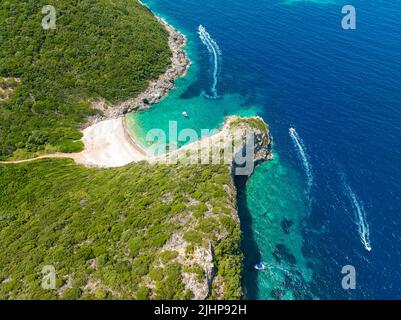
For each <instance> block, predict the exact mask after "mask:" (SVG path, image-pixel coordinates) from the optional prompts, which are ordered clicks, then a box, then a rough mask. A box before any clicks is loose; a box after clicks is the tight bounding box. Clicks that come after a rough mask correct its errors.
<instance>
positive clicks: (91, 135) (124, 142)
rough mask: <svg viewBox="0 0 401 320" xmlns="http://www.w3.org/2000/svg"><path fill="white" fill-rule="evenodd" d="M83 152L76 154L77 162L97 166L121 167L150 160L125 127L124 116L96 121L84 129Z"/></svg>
mask: <svg viewBox="0 0 401 320" xmlns="http://www.w3.org/2000/svg"><path fill="white" fill-rule="evenodd" d="M83 134H84V136H83V138H82V141H83V143H84V144H85V149H84V151H83V152H81V153H79V154H76V155H75V156H74V159H75V161H76V162H77V163H80V164H84V165H86V166H97V167H121V166H124V165H126V164H128V163H131V162H138V161H142V160H148V156H147V154H146V153H145V151H144V150H142V149H141V148H140V147H139V146H137V145H136V144H135V143H134V141H133V140H132V139H131V138H130V137H129V136H128V133H127V132H125V129H124V118H118V119H110V120H105V121H101V122H99V123H96V124H94V125H92V126H90V127H88V128H86V129H85V130H84V131H83Z"/></svg>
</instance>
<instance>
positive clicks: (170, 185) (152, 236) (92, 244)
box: [0, 159, 242, 299]
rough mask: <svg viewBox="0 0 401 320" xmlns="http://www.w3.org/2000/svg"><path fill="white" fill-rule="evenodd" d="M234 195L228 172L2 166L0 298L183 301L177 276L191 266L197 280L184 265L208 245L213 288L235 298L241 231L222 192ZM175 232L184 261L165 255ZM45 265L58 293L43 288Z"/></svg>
mask: <svg viewBox="0 0 401 320" xmlns="http://www.w3.org/2000/svg"><path fill="white" fill-rule="evenodd" d="M205 168H207V171H206V172H207V174H204V172H205ZM215 181H227V182H228V183H227V184H220V183H216V182H215ZM233 188H234V187H233V185H232V182H231V179H230V173H229V170H228V168H227V166H225V165H212V166H208V167H204V166H196V165H162V164H159V165H150V164H147V163H137V164H132V165H128V166H126V167H123V168H116V169H88V168H84V167H82V166H78V165H75V164H74V163H73V162H72V160H67V159H43V160H37V161H33V162H29V163H24V164H12V165H11V164H7V165H0V239H1V241H0V299H45V298H48V299H114V298H120V299H135V298H136V299H149V298H152V299H155V298H156V299H188V298H191V297H192V292H191V291H190V290H187V289H186V287H185V284H184V283H183V279H182V273H183V272H186V271H185V270H187V271H188V269H186V268H187V267H188V266H191V267H190V269H189V271H190V272H193V273H195V274H196V275H197V277H198V279H199V280H200V279H201V277H202V276H204V270H201V269H202V267H200V266H199V265H197V264H196V261H195V260H194V261H192V260H191V259H193V258H192V254H193V252H194V251H195V250H196V249H197V248H199V247H201V246H202V247H206V248H208V247H209V240H210V241H211V244H212V247H214V248H215V254H214V257H215V261H214V264H215V267H216V271H217V275H218V277H217V278H216V281H218V283H217V284H216V285H220V286H221V287H222V288H223V289H224V293H223V295H224V298H226V299H233V298H239V297H240V296H241V276H240V275H241V263H242V254H241V252H240V250H239V240H240V231H239V223H238V221H237V220H236V218H235V211H234V210H233V207H232V202H233V199H232V198H231V197H235V195H234V196H233V195H229V194H228V191H225V190H227V189H229V190H233ZM161 189H162V190H163V191H160V190H161ZM199 190H202V196H201V198H202V199H208V200H206V201H205V202H204V205H201V202H197V200H196V198H197V197H199V195H198V191H199ZM212 203H213V204H212ZM205 206H206V207H205ZM208 207H209V208H212V209H215V210H209V209H207V208H208ZM193 210H197V211H199V210H200V211H202V212H203V214H204V215H203V216H202V217H197V218H195V217H194V216H193ZM214 211H215V212H218V213H213V212H214ZM176 234H181V235H182V236H183V237H184V238H185V239H187V238H188V242H184V243H182V246H183V249H184V248H185V247H187V246H190V247H191V250H188V251H187V252H186V256H185V257H180V256H179V254H178V252H177V251H176V250H172V249H168V248H166V249H165V247H164V246H165V245H166V243H167V242H168V241H169V240H170V239H172V237H173V235H176ZM191 235H192V236H191ZM194 235H196V236H194ZM218 237H219V239H218V240H217V238H218ZM179 245H181V242H180V243H179ZM184 251H185V250H184ZM184 261H190V263H189V264H187V263H185V262H184ZM191 261H192V262H191ZM46 265H52V266H54V268H55V269H56V275H57V281H56V289H55V290H44V289H43V288H42V287H41V281H42V274H41V271H42V268H43V267H44V266H46ZM152 283H153V284H152ZM213 294H215V293H212V295H213Z"/></svg>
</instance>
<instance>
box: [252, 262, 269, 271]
mask: <svg viewBox="0 0 401 320" xmlns="http://www.w3.org/2000/svg"><path fill="white" fill-rule="evenodd" d="M254 268H255V269H256V270H257V271H264V270H266V268H267V267H266V264H265V263H264V262H259V263H258V264H255V265H254Z"/></svg>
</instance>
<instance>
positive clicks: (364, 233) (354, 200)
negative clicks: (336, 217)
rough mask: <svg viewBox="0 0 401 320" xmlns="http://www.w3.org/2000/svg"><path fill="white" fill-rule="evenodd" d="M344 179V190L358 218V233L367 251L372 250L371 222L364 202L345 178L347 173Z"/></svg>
mask: <svg viewBox="0 0 401 320" xmlns="http://www.w3.org/2000/svg"><path fill="white" fill-rule="evenodd" d="M341 176H342V180H343V185H344V191H345V194H346V196H347V197H348V199H349V200H350V202H351V205H352V208H353V210H354V213H355V218H356V225H357V226H358V233H359V237H360V239H361V242H362V244H363V245H364V247H365V249H366V250H367V251H371V250H372V246H371V244H370V231H369V224H368V222H367V219H366V211H365V209H364V207H363V203H362V201H361V200H360V199H358V197H357V196H356V194H355V193H354V191H353V190H352V189H351V187H350V186H349V184H348V183H347V180H346V178H345V175H344V174H342V175H341Z"/></svg>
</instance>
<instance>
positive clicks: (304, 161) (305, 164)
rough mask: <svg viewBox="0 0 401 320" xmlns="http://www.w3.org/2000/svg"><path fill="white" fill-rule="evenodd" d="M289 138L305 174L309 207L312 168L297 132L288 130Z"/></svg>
mask: <svg viewBox="0 0 401 320" xmlns="http://www.w3.org/2000/svg"><path fill="white" fill-rule="evenodd" d="M289 132H290V137H291V139H292V141H293V142H294V145H295V147H296V149H297V151H298V155H299V157H300V159H301V161H302V165H303V167H304V170H305V174H306V192H305V193H306V196H307V198H308V200H309V205H310V192H311V189H312V185H313V173H312V166H311V164H310V163H309V156H308V155H307V153H306V149H305V145H304V142H303V140H302V139H301V137H300V136H299V135H298V133H297V131H296V130H295V129H294V128H290V130H289Z"/></svg>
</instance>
